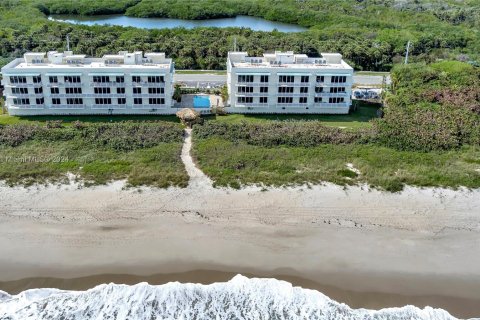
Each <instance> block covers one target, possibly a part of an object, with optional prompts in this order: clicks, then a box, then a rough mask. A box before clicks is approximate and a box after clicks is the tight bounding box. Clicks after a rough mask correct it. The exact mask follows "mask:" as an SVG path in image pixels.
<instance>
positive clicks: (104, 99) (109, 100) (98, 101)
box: [95, 98, 112, 104]
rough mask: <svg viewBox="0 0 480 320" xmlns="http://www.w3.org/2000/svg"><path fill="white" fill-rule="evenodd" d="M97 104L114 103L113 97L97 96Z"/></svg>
mask: <svg viewBox="0 0 480 320" xmlns="http://www.w3.org/2000/svg"><path fill="white" fill-rule="evenodd" d="M95 104H112V99H111V98H95Z"/></svg>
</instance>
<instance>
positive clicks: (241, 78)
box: [238, 75, 253, 82]
mask: <svg viewBox="0 0 480 320" xmlns="http://www.w3.org/2000/svg"><path fill="white" fill-rule="evenodd" d="M238 82H253V75H247V76H238Z"/></svg>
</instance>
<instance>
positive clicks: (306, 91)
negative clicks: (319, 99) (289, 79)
mask: <svg viewBox="0 0 480 320" xmlns="http://www.w3.org/2000/svg"><path fill="white" fill-rule="evenodd" d="M300 93H308V87H300Z"/></svg>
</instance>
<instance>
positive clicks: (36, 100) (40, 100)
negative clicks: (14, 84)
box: [35, 98, 45, 104]
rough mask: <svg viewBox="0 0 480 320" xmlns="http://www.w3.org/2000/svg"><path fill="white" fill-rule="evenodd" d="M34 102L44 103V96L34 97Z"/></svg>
mask: <svg viewBox="0 0 480 320" xmlns="http://www.w3.org/2000/svg"><path fill="white" fill-rule="evenodd" d="M35 103H36V104H44V103H45V99H44V98H37V99H35Z"/></svg>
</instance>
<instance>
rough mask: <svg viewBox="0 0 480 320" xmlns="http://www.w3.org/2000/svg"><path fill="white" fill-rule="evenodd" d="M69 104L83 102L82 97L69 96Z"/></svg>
mask: <svg viewBox="0 0 480 320" xmlns="http://www.w3.org/2000/svg"><path fill="white" fill-rule="evenodd" d="M67 104H83V99H82V98H67Z"/></svg>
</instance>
